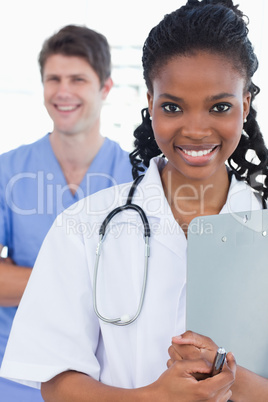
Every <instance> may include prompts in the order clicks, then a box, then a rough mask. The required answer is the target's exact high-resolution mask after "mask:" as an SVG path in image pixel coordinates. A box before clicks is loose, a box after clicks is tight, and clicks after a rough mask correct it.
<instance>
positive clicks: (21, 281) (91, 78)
mask: <svg viewBox="0 0 268 402" xmlns="http://www.w3.org/2000/svg"><path fill="white" fill-rule="evenodd" d="M39 64H40V70H41V77H42V82H43V85H44V101H45V106H46V109H47V111H48V113H49V115H50V117H51V118H52V120H53V123H54V127H53V131H52V132H51V133H49V134H47V135H45V136H44V137H43V138H41V139H40V140H39V141H37V142H35V143H33V144H30V145H25V146H21V147H19V148H17V149H15V150H13V151H10V152H7V153H5V154H3V155H1V156H0V251H1V250H2V248H3V247H4V246H7V247H8V258H1V261H0V364H1V361H2V358H3V354H4V350H5V347H6V343H7V339H8V335H9V332H10V329H11V325H12V321H13V318H14V315H15V313H16V309H17V306H18V304H19V302H20V299H21V296H22V294H23V291H24V289H25V286H26V284H27V281H28V278H29V276H30V274H31V268H32V267H33V265H34V262H35V259H36V257H37V254H38V251H39V249H40V246H41V244H42V242H43V240H44V237H45V236H46V234H47V232H48V230H49V228H50V226H51V225H52V223H53V221H54V219H55V218H56V216H57V215H58V214H59V213H60V212H62V211H63V209H65V208H67V207H70V206H71V205H73V204H74V203H75V202H76V201H78V200H80V199H81V198H84V197H85V196H87V195H89V194H92V193H94V192H96V191H99V190H101V189H103V188H106V187H110V186H112V185H115V184H119V183H124V182H128V181H131V180H132V175H131V165H130V162H129V158H128V153H127V152H125V151H123V150H122V149H121V148H120V146H119V145H118V144H117V143H115V142H113V141H111V140H109V139H108V138H104V137H102V136H101V134H100V113H101V108H102V104H103V101H104V100H105V99H106V97H107V95H108V93H109V91H110V89H111V87H112V84H113V83H112V79H111V77H110V73H111V58H110V49H109V45H108V43H107V40H106V38H105V37H104V36H103V35H101V34H99V33H97V32H95V31H92V30H90V29H88V28H86V27H79V26H66V27H64V28H62V29H61V30H60V31H59V32H58V33H56V34H55V35H53V36H52V37H51V38H49V39H48V40H46V41H45V43H44V45H43V48H42V50H41V52H40V55H39ZM73 208H75V205H73ZM70 230H80V229H79V228H74V227H70ZM55 253H57V250H55ZM74 269H75V267H74ZM47 297H48V298H49V289H47ZM45 337H46V334H44V342H45ZM78 342H79V340H78ZM0 400H1V401H3V402H38V401H42V400H43V399H42V397H41V394H40V391H37V390H36V389H33V388H29V387H26V386H22V385H19V384H16V383H13V382H9V381H6V380H4V379H3V378H0Z"/></svg>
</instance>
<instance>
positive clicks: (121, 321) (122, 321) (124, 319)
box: [93, 176, 151, 326]
mask: <svg viewBox="0 0 268 402" xmlns="http://www.w3.org/2000/svg"><path fill="white" fill-rule="evenodd" d="M142 178H143V176H139V177H137V178H136V180H134V182H133V184H132V186H131V188H130V191H129V194H128V197H127V202H126V204H125V205H122V206H120V207H117V208H115V209H114V210H113V211H111V212H110V213H109V214H108V215H107V217H106V218H105V219H104V221H103V223H102V224H101V227H100V230H99V242H98V245H97V249H96V259H95V265H94V276H93V307H94V311H95V313H96V315H97V317H98V318H99V319H100V320H101V321H103V322H105V323H107V324H113V325H117V326H125V325H129V324H131V323H132V322H134V321H135V320H136V319H137V318H138V317H139V315H140V313H141V310H142V306H143V303H144V298H145V292H146V285H147V280H148V262H149V261H148V260H149V256H150V246H149V238H150V235H151V233H150V225H149V222H148V219H147V217H146V215H145V212H144V211H143V209H142V208H141V207H140V206H139V205H136V204H132V198H133V194H134V192H135V189H136V187H137V185H138V183H139V182H140V181H141V180H142ZM127 209H132V210H134V211H136V212H137V213H138V214H139V216H140V218H141V220H142V223H143V227H144V241H145V248H144V274H143V282H142V289H141V295H140V300H139V305H138V308H137V311H136V313H135V314H134V315H133V316H132V317H130V316H129V315H127V314H125V315H123V316H121V317H116V318H107V317H105V316H103V315H102V314H100V312H99V309H98V305H97V286H98V269H99V260H100V255H101V249H102V245H103V241H104V238H105V233H106V228H107V226H108V225H109V223H110V222H111V220H112V219H113V218H114V216H115V215H117V214H118V213H120V212H122V211H124V210H127Z"/></svg>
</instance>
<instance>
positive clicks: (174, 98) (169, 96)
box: [159, 93, 183, 102]
mask: <svg viewBox="0 0 268 402" xmlns="http://www.w3.org/2000/svg"><path fill="white" fill-rule="evenodd" d="M159 98H168V99H170V100H173V101H174V102H183V99H182V98H179V97H178V96H174V95H171V94H168V93H163V94H160V95H159Z"/></svg>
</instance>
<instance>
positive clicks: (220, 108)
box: [211, 103, 231, 113]
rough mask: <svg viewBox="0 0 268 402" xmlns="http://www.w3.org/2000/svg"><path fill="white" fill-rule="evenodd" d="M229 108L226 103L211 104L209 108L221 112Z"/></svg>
mask: <svg viewBox="0 0 268 402" xmlns="http://www.w3.org/2000/svg"><path fill="white" fill-rule="evenodd" d="M230 108H231V105H230V104H228V103H218V104H217V105H215V106H213V108H212V109H211V110H212V111H213V112H217V113H223V112H228V110H229V109H230Z"/></svg>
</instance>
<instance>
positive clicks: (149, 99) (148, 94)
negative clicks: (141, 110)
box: [147, 91, 154, 116]
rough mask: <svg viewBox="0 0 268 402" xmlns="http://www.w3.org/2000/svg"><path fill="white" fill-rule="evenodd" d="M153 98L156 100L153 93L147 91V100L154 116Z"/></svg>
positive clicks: (150, 111) (150, 112)
mask: <svg viewBox="0 0 268 402" xmlns="http://www.w3.org/2000/svg"><path fill="white" fill-rule="evenodd" d="M153 100H154V97H153V95H152V94H151V93H150V92H149V91H148V92H147V101H148V109H149V114H150V116H152V113H153Z"/></svg>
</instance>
